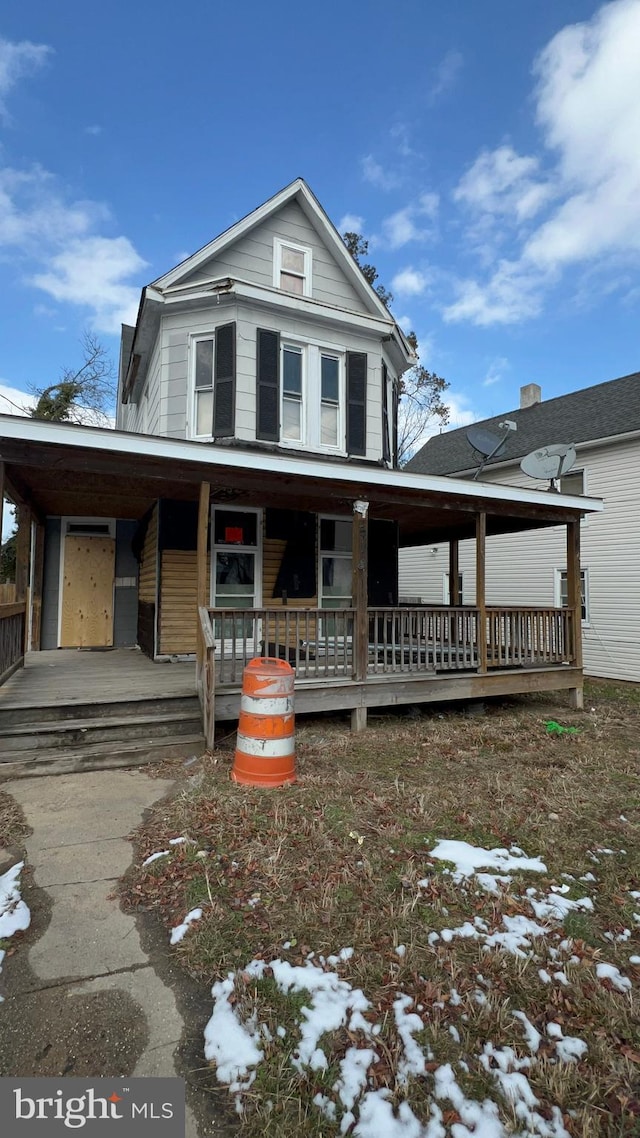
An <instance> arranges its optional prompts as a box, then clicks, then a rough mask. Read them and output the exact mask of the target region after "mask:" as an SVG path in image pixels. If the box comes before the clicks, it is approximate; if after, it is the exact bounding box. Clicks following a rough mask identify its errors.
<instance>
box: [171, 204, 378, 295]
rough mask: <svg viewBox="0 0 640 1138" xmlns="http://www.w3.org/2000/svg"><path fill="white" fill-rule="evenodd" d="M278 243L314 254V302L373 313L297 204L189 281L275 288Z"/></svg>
mask: <svg viewBox="0 0 640 1138" xmlns="http://www.w3.org/2000/svg"><path fill="white" fill-rule="evenodd" d="M275 240H278V241H281V242H283V243H284V244H287V243H289V244H290V245H291V247H292V248H295V247H296V246H297V247H300V248H303V249H307V250H309V251H310V256H311V259H312V263H313V274H312V284H311V296H312V297H313V299H314V300H319V301H321V302H322V303H324V304H333V305H335V306H336V307H338V308H348V309H350V310H351V311H352V312H367V311H369V310H368V309H367V307H366V305H365V304H364V302H363V301H362V300H361V299H360V297H359V296H358V293H357V292H356V291H355V289H354V287H353V285H352V284H351V282H350V281H349V280H348V278H347V276H346V275H345V273H344V271H343V269H342V267H341V266H340V265H339V264H338V262H337V261H336V260H335V258H334V257H333V255H332V254H331V252H330V251H329V249H327V247H326V246H325V245H324V242H323V241H321V239H320V237H319V236H318V234H317V232H316V230H315V229H314V227H313V226H312V225H311V222H310V221H309V220H308V218H307V217H306V215H305V213H304V211H303V210H302V209H301V207H300V206H299V205H298V203H297V202H289V203H288V204H287V205H285V206H283V207H282V209H280V210H278V212H277V213H275V214H274V215H273V216H272V217H270V218H268V219H267V220H266V221H264V222H263V223H262V225H260V226H258V227H257V228H256V229H254V230H253V231H252V232H251V233H250V234H247V236H245V237H241V238H240V239H239V240H238V241H236V242H235V243H234V244H233V245H231V246H230V247H229V248H228V249H225V250H224V252H223V253H221V254H220V256H219V257H216V258H214V259H212V260H211V261H207V262H206V263H205V264H203V265H201V266H200V267H199V268H198V269H197V270H196V271H195V272H194V273H193V274H192V276H191V277H189V278H188V280H189V281H190V282H191V283H194V284H196V283H197V282H198V281H204V280H211V279H212V278H220V277H231V278H233V279H234V280H236V279H237V280H244V281H250V282H252V283H253V284H258V285H265V286H267V287H269V288H273V287H274V241H275Z"/></svg>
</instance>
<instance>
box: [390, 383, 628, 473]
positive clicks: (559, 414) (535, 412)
mask: <svg viewBox="0 0 640 1138" xmlns="http://www.w3.org/2000/svg"><path fill="white" fill-rule="evenodd" d="M505 419H512V420H513V421H514V422H515V423H517V425H518V429H517V431H509V433H508V436H507V439H506V446H505V450H504V452H503V453H502V454H501V455H500V457H499V458H495V459H492V460H491V462H490V463H489V464H488V465H490V466H493V465H495V464H496V463H505V462H509V461H513V462H515V461H516V460H517V459H520V458H523V457H524V455H525V454H529V452H530V451H533V450H537V449H538V448H539V447H543V446H550V445H552V444H553V443H574V444H576V443H586V442H594V441H596V440H601V439H608V438H615V436H616V435H625V434H628V433H629V432H630V431H638V430H640V372H633V374H632V375H625V376H623V377H622V378H621V379H611V380H609V381H608V382H607V383H598V384H596V385H595V387H585V388H583V389H582V391H572V392H571V393H570V394H569V395H560V396H558V397H557V398H556V399H547V400H546V401H542V402H540V403H534V404H532V406H530V407H522V408H518V409H517V410H515V411H503V412H502V413H501V414H500V415H494V416H493V417H492V418H491V419H483V420H482V422H481V423H477V424H474V426H482V427H486V428H487V429H489V430H493V431H494V433H495V434H497V435H499V436H502V435H503V434H504V431H501V430H500V429H499V426H498V424H499V423H501V422H503V421H504V420H505ZM467 430H468V428H467V427H461V428H459V429H458V430H456V431H444V432H443V433H442V434H440V435H434V436H433V438H430V439H429V440H428V442H426V443H425V445H424V446H423V448H422V450H420V451H419V452H418V454H416V455H415V456H414V457H413V458H412V459H411V461H410V462H408V463H407V466H406V469H407V470H411V471H413V472H414V473H416V474H453V473H454V472H457V471H466V470H471V469H473V468H474V467H475V466H477V455H476V452H475V451H474V450H473V449H472V447H471V445H470V444H469V442H468V440H467Z"/></svg>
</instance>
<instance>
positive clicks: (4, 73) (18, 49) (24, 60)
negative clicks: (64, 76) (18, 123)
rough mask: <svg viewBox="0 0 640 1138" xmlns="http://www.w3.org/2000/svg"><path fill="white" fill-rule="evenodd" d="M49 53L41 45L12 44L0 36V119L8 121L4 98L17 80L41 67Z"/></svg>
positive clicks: (50, 49) (45, 46)
mask: <svg viewBox="0 0 640 1138" xmlns="http://www.w3.org/2000/svg"><path fill="white" fill-rule="evenodd" d="M51 51H52V48H50V47H47V45H46V44H43V43H31V42H30V41H29V40H22V41H21V42H20V43H13V42H12V41H11V40H7V39H4V38H3V37H2V36H0V118H4V119H5V121H6V120H7V119H8V112H7V105H6V98H7V95H8V94H9V92H10V91H11V90H12V89H13V87H15V85H16V83H17V82H18V80H19V79H22V78H24V77H25V76H27V75H31V74H32V73H33V72H34V71H37V70H38V68H39V67H42V65H43V64H44V62H45V60H46V58H47V56H48V55H50V53H51Z"/></svg>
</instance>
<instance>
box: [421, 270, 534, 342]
mask: <svg viewBox="0 0 640 1138" xmlns="http://www.w3.org/2000/svg"><path fill="white" fill-rule="evenodd" d="M545 279H546V278H545V277H544V276H543V275H542V274H540V273H538V272H532V270H531V267H530V266H525V265H523V264H521V263H519V262H515V261H507V260H502V261H500V262H499V263H498V267H497V269H496V270H495V272H494V274H493V276H492V277H491V278H490V280H489V281H488V282H487V283H486V284H483V283H479V282H478V281H475V280H472V279H467V280H463V281H459V282H458V283H457V285H456V292H457V294H458V295H457V299H456V300H455V301H454V302H453V303H452V304H450V305H448V306H447V307H446V308H445V309H444V311H443V318H444V320H445V322H447V323H455V322H456V321H459V320H470V321H471V322H472V323H473V324H478V325H480V326H481V327H488V326H489V325H491V324H515V323H518V322H519V321H521V320H528V319H530V318H531V317H534V316H537V315H538V314H539V313H540V311H541V309H542V303H543V296H542V290H543V286H544V283H545Z"/></svg>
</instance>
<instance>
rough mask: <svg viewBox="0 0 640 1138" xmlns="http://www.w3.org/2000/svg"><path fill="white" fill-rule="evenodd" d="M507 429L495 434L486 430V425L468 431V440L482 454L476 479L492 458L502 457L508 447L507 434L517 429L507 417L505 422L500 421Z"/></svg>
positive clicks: (500, 424)
mask: <svg viewBox="0 0 640 1138" xmlns="http://www.w3.org/2000/svg"><path fill="white" fill-rule="evenodd" d="M498 426H499V427H502V428H503V430H504V431H505V433H504V435H503V436H502V437H500V435H494V434H493V432H492V431H487V430H485V428H484V427H469V430H468V431H467V442H468V443H469V444H470V446H472V447H473V449H474V450H475V451H476V452H477V453H478V454H480V455H482V461H481V463H480V465H479V467H478V469H477V470H476V472H475V474H474V476H473V477H474V479H476V478H479V477H480V475H481V473H482V471H483V470H484V468H485V466H486V464H487V463H488V461H489V459H490V458H500V456H501V455H503V454H504V452H505V449H506V442H507V436H508V434H509V431H517V429H518V427H517V424H516V423H513V422H512V421H511V420H510V419H505V421H504V423H498Z"/></svg>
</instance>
